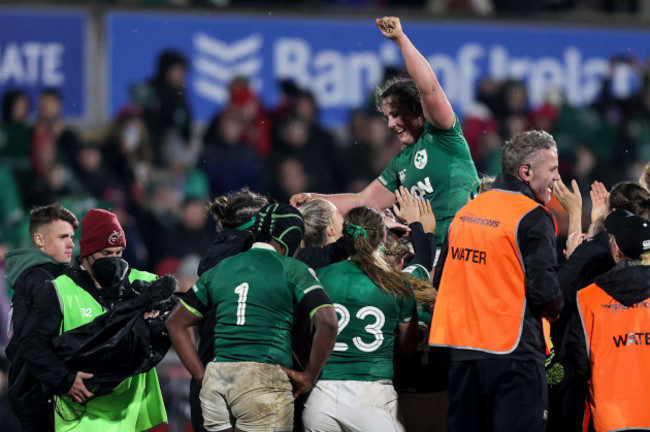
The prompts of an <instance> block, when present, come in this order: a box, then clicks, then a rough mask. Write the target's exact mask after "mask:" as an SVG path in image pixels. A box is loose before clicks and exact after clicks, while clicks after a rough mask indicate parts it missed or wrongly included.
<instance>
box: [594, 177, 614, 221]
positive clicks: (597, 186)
mask: <svg viewBox="0 0 650 432" xmlns="http://www.w3.org/2000/svg"><path fill="white" fill-rule="evenodd" d="M589 196H590V197H591V223H592V224H593V223H594V222H595V221H597V220H598V219H603V218H605V215H606V214H607V209H608V207H609V192H607V188H605V185H604V184H602V183H601V182H599V181H595V182H593V183H592V184H591V191H589Z"/></svg>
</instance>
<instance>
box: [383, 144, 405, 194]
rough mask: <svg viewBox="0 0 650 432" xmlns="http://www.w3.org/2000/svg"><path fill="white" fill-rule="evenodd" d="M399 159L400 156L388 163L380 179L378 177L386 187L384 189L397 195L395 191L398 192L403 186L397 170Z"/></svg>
mask: <svg viewBox="0 0 650 432" xmlns="http://www.w3.org/2000/svg"><path fill="white" fill-rule="evenodd" d="M398 157H399V154H398V155H397V156H394V157H393V158H392V159H391V160H390V162H389V163H388V166H387V167H386V168H385V169H384V170H383V171H382V172H381V174H380V175H379V177H377V180H379V183H381V184H382V185H384V187H385V188H386V189H388V190H389V191H391V192H392V193H395V190H397V188H398V187H399V185H400V184H401V183H400V181H399V176H398V170H397V158H398Z"/></svg>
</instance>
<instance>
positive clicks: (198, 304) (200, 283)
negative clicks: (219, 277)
mask: <svg viewBox="0 0 650 432" xmlns="http://www.w3.org/2000/svg"><path fill="white" fill-rule="evenodd" d="M209 275H210V272H209V271H208V272H205V273H204V274H202V275H201V277H200V278H199V280H197V281H196V283H195V284H194V286H193V287H192V288H191V289H190V291H188V293H187V294H185V296H184V297H183V300H185V301H184V303H185V305H186V306H188V309H190V310H192V309H194V310H196V311H198V312H200V313H201V314H203V313H205V312H206V311H207V310H208V309H210V306H211V305H212V301H211V300H210V291H209V287H210V277H209ZM194 310H192V312H194Z"/></svg>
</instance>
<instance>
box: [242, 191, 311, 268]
mask: <svg viewBox="0 0 650 432" xmlns="http://www.w3.org/2000/svg"><path fill="white" fill-rule="evenodd" d="M304 232H305V224H304V222H303V219H302V215H301V214H300V212H299V211H298V209H297V208H295V207H293V206H291V205H289V204H277V203H276V204H269V205H267V206H266V207H264V208H263V209H262V210H260V212H259V213H258V214H257V219H256V220H255V225H254V226H253V235H254V237H255V241H262V242H269V241H271V239H273V240H276V241H278V243H280V244H281V245H282V246H284V248H285V250H286V252H287V253H286V256H289V257H293V256H294V254H295V253H296V251H297V250H298V246H300V242H301V241H302V236H303V233H304Z"/></svg>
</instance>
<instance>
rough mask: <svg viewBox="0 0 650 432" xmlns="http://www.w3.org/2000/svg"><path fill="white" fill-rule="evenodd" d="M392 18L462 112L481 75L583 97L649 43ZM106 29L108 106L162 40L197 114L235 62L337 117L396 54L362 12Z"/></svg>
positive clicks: (152, 17) (537, 97)
mask: <svg viewBox="0 0 650 432" xmlns="http://www.w3.org/2000/svg"><path fill="white" fill-rule="evenodd" d="M402 26H403V28H404V30H405V32H406V34H407V35H408V36H409V37H410V39H411V40H412V41H413V43H414V44H415V46H416V47H417V48H418V49H419V50H420V52H421V53H422V54H423V55H424V56H425V57H426V58H427V60H428V61H429V62H430V63H431V65H432V66H433V68H434V70H435V71H436V73H437V74H438V77H439V79H440V81H441V83H442V86H443V88H444V89H445V92H446V93H447V95H448V97H449V99H450V100H451V102H452V104H453V106H454V108H455V109H456V111H457V113H458V114H459V116H461V117H462V116H463V114H464V113H465V111H466V110H467V109H468V108H469V107H470V106H471V104H472V103H473V101H474V99H475V95H476V88H477V85H478V83H479V82H480V80H481V79H483V78H484V77H487V76H493V77H496V78H499V79H502V78H507V77H512V78H515V79H521V80H523V81H524V82H525V83H526V85H527V88H528V93H529V98H530V103H531V104H532V105H537V104H539V103H540V102H541V101H542V100H543V98H544V97H545V93H546V92H547V90H549V89H552V88H554V89H560V90H561V91H562V92H563V93H564V94H565V95H566V97H567V98H568V100H569V101H570V102H571V103H573V104H575V105H583V104H587V103H589V102H591V101H593V100H594V98H596V97H597V95H598V93H599V91H600V88H601V85H602V78H603V76H605V75H606V74H608V73H610V72H611V71H612V68H611V64H612V62H611V60H612V59H613V58H615V57H625V59H628V58H636V59H637V60H639V61H641V62H644V61H645V58H646V56H647V55H648V54H650V31H645V30H639V31H633V30H614V29H609V30H608V29H599V30H596V29H589V28H569V27H561V26H556V27H553V28H548V27H541V26H540V27H535V26H519V25H517V26H515V25H507V24H479V23H477V24H458V23H456V24H449V23H445V24H441V23H435V22H424V21H413V20H403V21H402ZM107 29H108V39H109V45H108V46H109V51H108V56H109V61H108V63H109V86H110V90H109V107H108V112H109V113H111V114H114V113H115V112H116V111H117V110H118V109H119V107H120V106H122V105H123V104H124V103H126V102H127V101H128V98H129V95H128V90H129V88H130V86H132V85H133V84H137V83H140V82H143V81H146V80H147V79H149V78H150V77H152V76H153V75H154V74H155V70H156V62H157V56H158V54H159V53H160V52H161V51H162V50H164V49H167V48H172V49H176V50H178V51H180V52H182V53H183V54H184V55H185V56H186V57H187V59H188V61H189V64H190V71H189V76H188V90H189V94H190V105H191V107H192V109H193V111H194V116H195V118H196V119H197V120H202V121H205V120H206V119H208V118H209V117H210V116H212V115H213V114H214V113H215V112H216V111H218V110H219V109H220V108H221V107H223V105H224V103H226V102H227V100H228V83H229V81H230V80H231V79H232V78H233V76H235V75H238V74H241V75H246V76H248V77H249V78H250V80H251V82H252V84H253V86H254V87H255V89H256V90H257V91H258V92H259V94H260V96H261V97H262V100H263V102H264V103H265V104H266V105H267V106H271V107H272V106H274V105H275V104H277V102H278V100H279V97H280V88H279V85H278V82H279V80H281V79H292V80H294V81H295V82H296V83H297V84H298V85H299V86H300V87H303V88H306V89H310V90H312V91H313V92H314V93H315V95H316V97H317V100H318V103H319V106H320V107H321V120H322V121H323V122H324V123H325V124H326V125H329V126H336V125H342V124H344V123H345V122H346V121H347V116H348V113H349V110H350V109H354V108H358V107H360V106H362V105H363V104H365V103H367V101H368V100H369V97H370V95H371V94H372V91H373V89H374V88H375V86H376V85H377V84H378V83H379V82H380V81H381V79H382V77H383V73H384V68H385V67H386V66H397V67H399V66H402V65H403V63H402V58H401V55H400V53H399V51H398V49H397V48H396V47H395V45H394V44H393V43H392V42H391V41H389V40H388V39H386V38H384V37H383V36H382V35H381V33H380V32H379V30H378V29H377V28H376V26H375V22H374V20H373V19H363V20H361V19H348V20H343V19H335V18H322V19H320V18H319V19H314V18H284V17H283V18H276V17H274V16H273V15H272V14H271V13H269V15H268V16H254V17H253V16H252V17H243V16H225V15H219V14H207V15H167V14H147V15H141V14H136V13H113V14H109V16H108V22H107ZM617 65H618V67H616V68H615V70H613V72H614V73H613V80H612V86H613V90H614V91H615V92H616V94H618V95H626V94H629V93H631V92H633V91H635V90H636V89H638V87H639V85H640V78H639V74H638V73H637V71H636V70H635V67H634V66H633V65H632V64H631V63H621V62H619V63H617Z"/></svg>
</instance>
